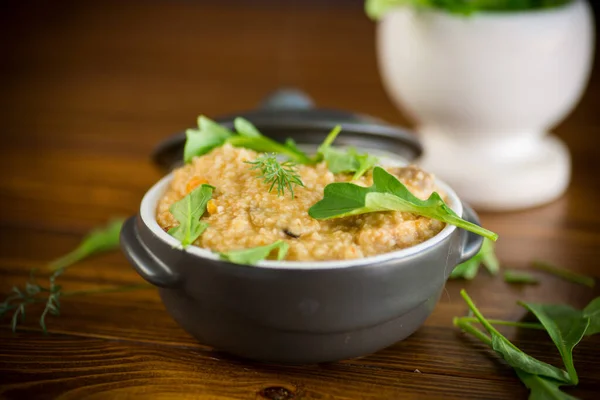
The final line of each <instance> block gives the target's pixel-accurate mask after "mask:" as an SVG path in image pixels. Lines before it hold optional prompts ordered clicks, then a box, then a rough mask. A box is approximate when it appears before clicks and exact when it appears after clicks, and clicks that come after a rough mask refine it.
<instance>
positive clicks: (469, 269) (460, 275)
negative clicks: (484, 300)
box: [450, 254, 481, 281]
mask: <svg viewBox="0 0 600 400" xmlns="http://www.w3.org/2000/svg"><path fill="white" fill-rule="evenodd" d="M480 264H481V258H480V257H478V254H476V255H475V256H473V258H471V259H470V260H467V261H465V262H464V263H462V264H458V265H457V266H456V267H455V268H454V269H453V270H452V272H451V273H450V279H466V280H469V281H470V280H472V279H474V278H475V277H476V276H477V272H479V265H480Z"/></svg>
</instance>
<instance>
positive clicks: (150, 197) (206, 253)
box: [139, 172, 463, 270]
mask: <svg viewBox="0 0 600 400" xmlns="http://www.w3.org/2000/svg"><path fill="white" fill-rule="evenodd" d="M173 174H174V172H171V173H169V174H168V175H166V176H164V177H163V178H162V179H160V180H159V181H158V182H157V183H155V184H154V185H153V186H152V187H151V188H150V189H149V190H148V191H147V192H146V194H145V195H144V197H143V198H142V202H141V204H140V211H139V216H140V218H141V220H142V222H143V223H144V225H145V226H146V227H147V228H148V229H149V230H150V231H151V232H152V233H153V234H154V235H155V236H156V237H157V238H158V239H160V240H161V241H162V242H164V243H166V244H167V245H169V246H170V247H172V248H174V249H178V250H180V251H185V252H187V253H188V254H190V255H193V256H196V257H198V258H202V259H206V260H211V261H220V262H223V263H229V262H228V261H226V260H223V259H221V258H220V257H219V255H218V253H215V252H213V251H211V250H209V249H204V248H201V247H198V246H194V245H191V246H188V247H187V248H185V249H184V248H183V247H182V245H181V242H180V241H179V240H177V239H175V238H174V237H173V236H171V235H169V234H168V233H167V232H165V231H164V230H163V229H162V228H161V227H160V225H158V222H157V221H156V206H157V204H158V201H159V200H160V198H161V197H162V195H163V194H164V192H165V190H166V189H167V187H168V185H169V183H170V182H171V180H172V178H173ZM435 182H436V186H437V187H438V188H439V189H441V190H442V191H444V193H445V194H446V196H447V198H448V199H449V202H448V203H449V205H450V208H452V210H454V212H456V213H457V214H458V215H462V213H463V206H462V203H461V201H460V200H459V198H458V196H457V195H456V193H455V192H454V191H453V190H452V189H451V188H450V187H449V186H448V185H447V184H446V183H444V182H442V181H441V180H439V179H437V178H436V180H435ZM456 229H457V227H456V226H455V225H450V224H446V226H445V227H444V229H442V230H441V231H440V232H439V233H438V234H437V235H435V236H433V237H432V238H430V239H427V240H426V241H424V242H421V243H419V244H417V245H415V246H411V247H407V248H404V249H400V250H396V251H392V252H389V253H383V254H378V255H376V256H369V257H363V258H355V259H350V260H329V261H274V260H264V261H260V262H258V263H257V264H254V265H251V266H249V267H254V268H265V269H288V270H289V269H291V270H307V269H342V268H350V267H358V266H364V265H372V264H378V263H383V262H386V261H390V260H397V259H400V258H409V257H412V256H415V255H417V254H419V253H421V252H424V251H426V250H428V249H430V248H432V247H434V246H436V245H437V244H438V243H440V242H442V241H443V240H444V239H446V238H447V237H449V236H450V235H451V234H452V233H453V232H454V231H455V230H456Z"/></svg>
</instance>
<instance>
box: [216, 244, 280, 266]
mask: <svg viewBox="0 0 600 400" xmlns="http://www.w3.org/2000/svg"><path fill="white" fill-rule="evenodd" d="M288 248H289V245H288V244H287V243H286V242H284V241H283V240H278V241H276V242H275V243H272V244H269V245H266V246H259V247H252V248H250V249H241V250H232V251H229V252H226V253H219V254H220V256H221V259H223V260H226V261H230V262H232V263H235V264H245V265H254V264H256V263H258V262H259V261H262V260H265V259H266V258H267V257H269V255H270V254H271V252H273V251H274V250H277V260H279V261H281V260H283V259H284V258H285V256H286V254H287V251H288Z"/></svg>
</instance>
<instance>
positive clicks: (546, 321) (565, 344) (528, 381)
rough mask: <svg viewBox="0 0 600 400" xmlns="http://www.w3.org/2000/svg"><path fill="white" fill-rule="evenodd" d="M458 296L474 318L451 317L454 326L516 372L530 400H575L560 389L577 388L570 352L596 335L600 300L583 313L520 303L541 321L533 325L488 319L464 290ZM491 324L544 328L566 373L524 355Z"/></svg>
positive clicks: (570, 308)
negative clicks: (475, 322) (475, 324)
mask: <svg viewBox="0 0 600 400" xmlns="http://www.w3.org/2000/svg"><path fill="white" fill-rule="evenodd" d="M461 296H462V297H463V298H464V299H465V302H466V303H467V305H468V306H469V310H470V313H472V314H473V315H475V318H473V317H471V316H468V317H460V318H454V325H455V326H457V327H459V328H460V329H461V330H463V331H464V332H467V333H470V334H472V335H473V336H475V337H476V338H478V339H479V340H481V341H482V342H484V343H485V344H487V345H489V346H490V347H492V348H493V349H494V350H495V351H496V352H497V353H499V354H500V355H501V356H502V357H503V358H504V359H505V360H506V361H507V362H508V364H509V365H511V366H512V367H513V368H514V369H515V372H516V374H517V376H518V377H519V379H520V380H521V381H522V382H523V383H524V384H525V385H526V386H527V387H528V388H529V389H530V391H531V394H530V397H529V398H530V399H574V398H575V397H572V396H570V395H568V394H566V393H564V392H562V391H561V390H560V386H563V385H576V384H577V383H578V377H577V373H576V371H575V367H574V364H573V356H572V351H573V348H574V347H575V346H576V345H577V344H578V343H579V342H580V341H581V339H582V338H583V336H584V335H585V336H589V335H591V334H593V333H598V331H597V328H598V325H597V324H600V313H599V309H600V297H599V298H596V299H594V300H593V301H591V302H590V303H589V304H588V306H587V307H586V308H585V309H584V310H583V311H580V310H576V309H574V308H572V307H569V306H566V305H551V304H529V303H523V302H520V303H519V304H520V305H522V306H523V307H525V308H526V309H527V310H529V311H530V312H532V314H533V315H534V316H536V318H538V320H539V321H540V323H539V324H534V323H521V322H511V321H498V320H488V319H486V318H485V317H484V316H483V315H482V314H481V312H480V311H479V310H478V309H477V307H476V306H475V304H474V303H473V301H472V300H471V298H470V297H469V295H468V294H467V293H466V291H465V290H464V289H463V290H462V291H461ZM475 320H476V321H477V322H479V323H480V324H481V325H482V326H483V327H484V328H485V330H486V331H487V332H488V333H489V334H490V335H491V336H492V337H491V338H490V336H488V335H486V334H485V333H483V332H482V331H480V330H479V329H477V328H476V327H475V326H473V322H474V321H475ZM492 324H496V325H508V326H515V327H519V328H533V329H540V328H541V329H544V330H545V331H546V332H547V333H548V334H549V336H550V337H551V339H552V341H553V342H554V344H555V345H556V346H557V348H558V350H559V353H560V355H561V357H562V359H563V363H564V364H565V367H566V368H567V371H563V370H561V369H559V368H557V367H554V366H552V365H550V364H547V363H544V362H542V361H539V360H537V359H535V358H533V357H531V356H529V355H527V354H526V353H524V352H523V351H522V350H520V349H519V348H517V347H516V346H515V345H514V344H512V343H511V342H510V341H509V340H508V339H506V338H505V337H504V336H502V335H501V334H500V333H499V332H498V331H497V330H496V329H495V328H494V327H493V326H492ZM595 324H596V325H595Z"/></svg>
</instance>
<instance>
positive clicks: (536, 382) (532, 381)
mask: <svg viewBox="0 0 600 400" xmlns="http://www.w3.org/2000/svg"><path fill="white" fill-rule="evenodd" d="M515 372H516V373H517V376H518V377H519V379H520V380H521V382H523V384H524V385H525V386H527V388H528V389H529V390H530V391H531V393H530V395H529V400H549V399H553V400H577V397H573V396H571V395H569V394H566V393H565V392H563V391H562V390H560V386H562V385H564V383H562V382H558V381H555V380H553V379H550V378H546V377H544V376H539V375H533V374H530V373H527V372H525V371H523V370H520V369H519V368H515Z"/></svg>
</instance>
